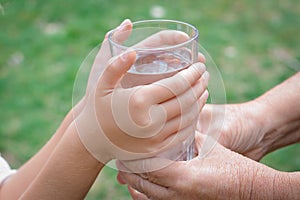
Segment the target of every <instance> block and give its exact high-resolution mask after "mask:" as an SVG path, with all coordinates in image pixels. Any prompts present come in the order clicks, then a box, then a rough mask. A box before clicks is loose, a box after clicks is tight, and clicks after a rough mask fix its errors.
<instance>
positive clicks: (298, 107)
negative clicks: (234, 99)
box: [255, 72, 300, 153]
mask: <svg viewBox="0 0 300 200" xmlns="http://www.w3.org/2000/svg"><path fill="white" fill-rule="evenodd" d="M255 101H256V103H258V104H259V105H260V107H261V108H262V109H260V110H261V111H262V112H260V115H261V116H260V120H261V121H263V124H264V127H263V128H264V130H265V132H264V137H263V141H262V142H263V144H264V146H265V148H266V149H265V151H266V152H265V153H268V152H271V151H273V150H276V149H278V148H280V147H283V146H287V145H289V144H292V143H296V142H299V141H300V72H298V73H297V74H295V75H294V76H292V77H291V78H289V79H288V80H286V81H284V82H283V83H282V84H280V85H278V86H276V87H274V88H273V89H271V90H270V91H268V92H266V93H265V94H264V95H262V96H261V97H259V98H258V99H256V100H255Z"/></svg>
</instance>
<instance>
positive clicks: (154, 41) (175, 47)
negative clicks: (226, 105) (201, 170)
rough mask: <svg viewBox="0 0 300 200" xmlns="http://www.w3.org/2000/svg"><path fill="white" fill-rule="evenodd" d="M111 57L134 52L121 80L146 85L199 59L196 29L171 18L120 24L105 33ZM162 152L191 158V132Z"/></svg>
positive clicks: (127, 85)
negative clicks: (134, 54) (175, 144)
mask: <svg viewBox="0 0 300 200" xmlns="http://www.w3.org/2000/svg"><path fill="white" fill-rule="evenodd" d="M108 40H109V44H110V48H111V53H112V56H118V55H120V54H123V53H124V52H126V51H129V50H130V51H131V50H133V51H135V52H136V61H135V63H134V64H133V65H132V67H131V68H130V69H129V70H128V71H127V73H126V74H125V75H124V77H123V79H122V80H121V86H122V87H123V88H131V87H135V86H139V85H147V84H150V83H153V82H156V81H159V80H161V79H164V78H168V77H171V76H173V75H175V74H176V73H178V72H179V71H181V70H183V69H185V68H187V67H189V66H190V65H191V64H193V63H195V62H197V61H198V30H197V29H196V28H195V27H194V26H192V25H190V24H187V23H184V22H180V21H172V20H146V21H138V22H134V23H133V24H132V27H126V26H121V27H119V28H118V29H116V30H114V31H112V32H111V33H110V34H109V36H108ZM195 129H196V121H195V122H194V124H193V130H192V131H191V133H190V136H189V137H188V138H187V139H186V140H185V141H183V142H182V143H181V144H178V145H177V146H175V147H174V146H173V147H172V148H171V149H168V150H167V151H165V152H164V153H163V154H162V155H160V156H163V157H165V158H169V159H173V160H190V159H192V158H193V157H194V155H195V153H194V145H193V141H194V133H195Z"/></svg>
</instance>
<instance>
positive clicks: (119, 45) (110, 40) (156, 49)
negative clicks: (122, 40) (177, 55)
mask: <svg viewBox="0 0 300 200" xmlns="http://www.w3.org/2000/svg"><path fill="white" fill-rule="evenodd" d="M148 22H150V23H152V22H157V23H158V22H164V23H173V24H181V25H184V26H186V27H189V28H191V29H192V30H193V31H194V34H193V36H192V37H191V38H189V39H188V40H187V41H184V42H182V43H180V44H176V45H172V46H168V47H154V48H132V49H133V50H136V51H163V50H170V49H175V48H178V47H181V46H185V45H186V44H188V43H190V42H192V41H193V40H195V39H197V37H198V36H199V31H198V29H197V28H196V27H195V26H193V25H191V24H189V23H186V22H182V21H178V20H170V19H151V20H140V21H135V22H132V25H133V26H134V25H138V24H142V23H148ZM118 28H119V27H117V28H115V29H113V30H112V31H111V32H110V33H109V34H108V37H107V38H108V41H109V42H110V43H111V44H112V45H114V46H116V47H117V48H120V49H123V50H127V49H131V47H128V46H124V45H121V44H118V43H117V42H115V41H114V40H113V39H112V36H113V34H114V33H115V32H116V31H117V30H118ZM145 28H146V27H145ZM149 28H150V27H149ZM174 30H175V29H174ZM185 33H186V32H185Z"/></svg>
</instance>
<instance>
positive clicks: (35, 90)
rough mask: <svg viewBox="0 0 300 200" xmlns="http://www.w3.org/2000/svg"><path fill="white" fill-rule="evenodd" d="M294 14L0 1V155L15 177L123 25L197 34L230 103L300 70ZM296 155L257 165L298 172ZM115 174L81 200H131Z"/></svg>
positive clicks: (90, 1) (106, 174)
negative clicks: (175, 25)
mask: <svg viewBox="0 0 300 200" xmlns="http://www.w3.org/2000/svg"><path fill="white" fill-rule="evenodd" d="M299 11H300V2H299V1H298V0H264V1H260V0H239V1H233V0H214V1H194V0H184V1H179V0H157V1H154V0H147V1H141V0H110V1H108V0H107V1H105V0H85V1H79V0H64V1H61V0H48V1H39V0H27V1H23V0H0V93H1V99H0V110H1V115H0V152H1V153H2V155H3V156H4V157H5V158H6V159H7V160H8V161H9V162H10V164H11V165H12V166H13V167H14V168H17V167H19V166H20V165H21V164H22V163H24V162H25V161H26V160H28V159H29V158H30V157H31V156H32V155H34V154H35V153H36V152H37V151H38V149H40V148H41V147H42V146H43V144H45V142H46V141H47V140H48V139H49V138H50V136H51V135H52V134H53V133H54V132H55V130H56V128H57V127H58V126H59V124H60V122H61V121H62V119H63V118H64V116H65V115H66V113H67V112H68V110H69V109H70V108H71V106H72V88H73V83H74V80H75V76H76V72H77V70H78V68H79V66H80V64H81V62H82V61H83V59H84V58H85V57H86V56H87V54H88V53H89V52H90V51H91V50H92V49H93V48H94V47H95V46H97V45H98V44H100V43H101V41H102V39H103V37H104V35H105V33H106V32H107V31H109V30H110V29H112V28H114V27H116V26H117V25H118V24H119V23H120V22H121V21H122V20H123V19H125V18H130V19H131V20H132V21H137V20H142V19H155V18H167V19H177V20H181V21H185V22H188V23H191V24H193V25H195V26H196V27H197V28H198V29H199V31H200V43H201V44H202V45H203V46H204V47H205V48H206V50H207V51H208V52H209V53H210V55H211V57H212V58H213V60H214V61H215V63H216V64H217V65H218V67H219V69H220V71H221V74H222V77H223V81H224V83H225V88H226V94H227V102H229V103H236V102H241V101H247V100H251V99H253V98H255V97H257V96H259V95H261V94H262V93H263V92H265V91H267V90H268V89H270V88H271V87H273V86H275V85H276V84H278V83H280V82H281V81H283V80H284V79H286V78H287V77H289V76H291V75H292V74H293V73H295V72H296V71H297V70H299V69H300V65H299V62H300V40H299V35H300V12H299ZM295 92H299V91H295ZM299 153H300V145H292V146H290V147H287V148H284V149H281V150H278V151H276V152H274V153H271V154H269V155H267V156H266V157H265V158H264V159H263V160H262V162H264V163H266V164H267V165H269V166H271V167H274V168H276V169H279V170H284V171H295V170H300V159H299ZM115 175H116V171H114V170H112V169H109V168H106V169H105V170H104V171H103V173H102V174H101V175H100V176H99V178H98V179H97V182H96V183H95V184H94V186H93V188H92V189H91V191H90V192H89V194H88V196H87V198H86V199H130V198H129V194H128V192H127V191H126V188H125V187H123V186H119V185H118V184H117V182H116V181H115ZM100 182H101V184H100Z"/></svg>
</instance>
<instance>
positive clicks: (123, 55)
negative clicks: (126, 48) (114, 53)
mask: <svg viewBox="0 0 300 200" xmlns="http://www.w3.org/2000/svg"><path fill="white" fill-rule="evenodd" d="M128 54H129V53H128V52H125V53H123V54H122V55H121V56H120V57H121V60H122V61H127V59H128V56H129V55H128Z"/></svg>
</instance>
